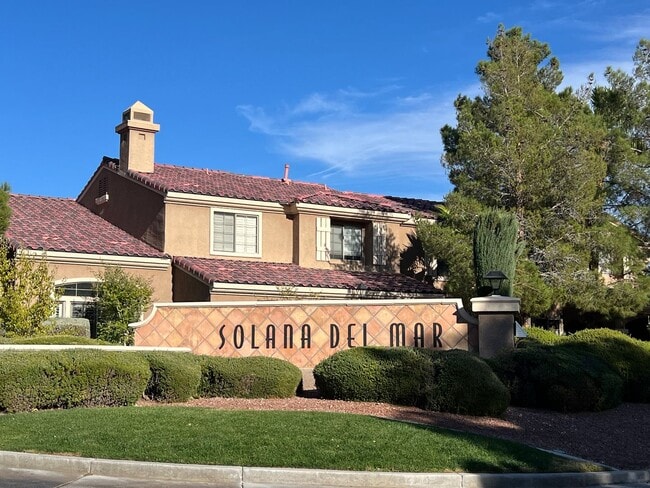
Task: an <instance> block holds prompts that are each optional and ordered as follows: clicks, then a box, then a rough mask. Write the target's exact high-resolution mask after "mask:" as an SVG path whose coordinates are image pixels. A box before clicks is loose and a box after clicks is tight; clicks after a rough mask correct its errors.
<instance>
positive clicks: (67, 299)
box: [55, 278, 97, 327]
mask: <svg viewBox="0 0 650 488" xmlns="http://www.w3.org/2000/svg"><path fill="white" fill-rule="evenodd" d="M96 282H97V280H96V279H92V278H91V280H88V281H86V280H84V281H76V282H68V281H65V282H63V283H59V284H56V285H55V286H56V288H57V290H58V292H59V293H60V294H61V296H60V298H59V304H58V306H57V309H56V312H55V317H73V318H86V319H88V320H89V321H90V324H91V327H92V326H94V325H95V319H96V317H95V312H96V310H95V299H96V297H97V292H96V291H95V283H96Z"/></svg>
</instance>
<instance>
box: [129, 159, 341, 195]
mask: <svg viewBox="0 0 650 488" xmlns="http://www.w3.org/2000/svg"><path fill="white" fill-rule="evenodd" d="M155 166H164V167H167V168H180V169H187V170H190V171H197V172H198V171H207V172H209V173H220V174H225V175H230V176H240V177H242V178H255V179H259V180H268V181H277V182H280V183H284V181H283V179H282V178H274V177H272V176H262V175H249V174H244V173H235V172H233V171H224V170H222V169H213V168H197V167H196V166H184V165H182V164H170V163H154V167H155ZM136 173H137V172H136ZM154 173H155V171H154ZM138 174H142V173H138ZM291 183H300V184H301V185H311V186H319V187H322V188H326V189H329V190H331V188H330V187H328V186H327V185H326V184H325V183H314V182H312V181H302V180H294V179H292V180H291Z"/></svg>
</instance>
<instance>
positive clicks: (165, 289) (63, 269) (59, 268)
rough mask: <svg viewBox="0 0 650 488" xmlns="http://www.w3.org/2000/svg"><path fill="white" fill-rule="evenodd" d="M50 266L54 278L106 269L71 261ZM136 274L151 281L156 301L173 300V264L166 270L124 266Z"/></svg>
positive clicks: (88, 275)
mask: <svg viewBox="0 0 650 488" xmlns="http://www.w3.org/2000/svg"><path fill="white" fill-rule="evenodd" d="M48 267H49V268H50V270H51V271H52V273H53V275H54V280H55V281H56V282H59V281H61V280H75V279H81V278H96V277H97V276H98V275H99V274H100V273H102V272H103V271H104V269H105V267H104V266H103V265H94V264H93V265H89V264H69V263H65V264H64V263H48ZM124 270H125V271H126V272H127V273H129V274H131V275H134V276H141V277H142V278H144V279H146V280H147V281H149V282H150V283H151V285H152V286H153V289H154V293H153V297H152V298H153V301H154V302H171V300H172V277H171V265H170V266H168V267H167V269H164V270H158V269H139V268H131V267H129V268H124Z"/></svg>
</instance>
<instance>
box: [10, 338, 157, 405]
mask: <svg viewBox="0 0 650 488" xmlns="http://www.w3.org/2000/svg"><path fill="white" fill-rule="evenodd" d="M149 375H150V372H149V366H148V364H147V361H146V360H145V359H144V357H142V356H141V355H138V354H132V353H126V354H125V353H119V352H112V351H98V350H78V349H77V350H66V351H2V352H0V411H8V412H18V411H29V410H34V409H47V408H71V407H92V406H119V405H132V404H134V403H135V402H136V401H137V400H138V399H139V398H141V397H142V393H143V392H144V390H145V387H146V386H147V381H148V380H149Z"/></svg>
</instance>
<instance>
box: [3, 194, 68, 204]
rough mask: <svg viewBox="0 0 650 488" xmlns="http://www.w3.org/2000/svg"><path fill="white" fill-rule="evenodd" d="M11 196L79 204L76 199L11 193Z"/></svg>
mask: <svg viewBox="0 0 650 488" xmlns="http://www.w3.org/2000/svg"><path fill="white" fill-rule="evenodd" d="M9 196H12V197H26V198H40V199H42V200H60V201H64V202H74V203H77V201H76V199H75V198H72V197H52V196H48V195H32V194H30V193H13V192H9Z"/></svg>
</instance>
